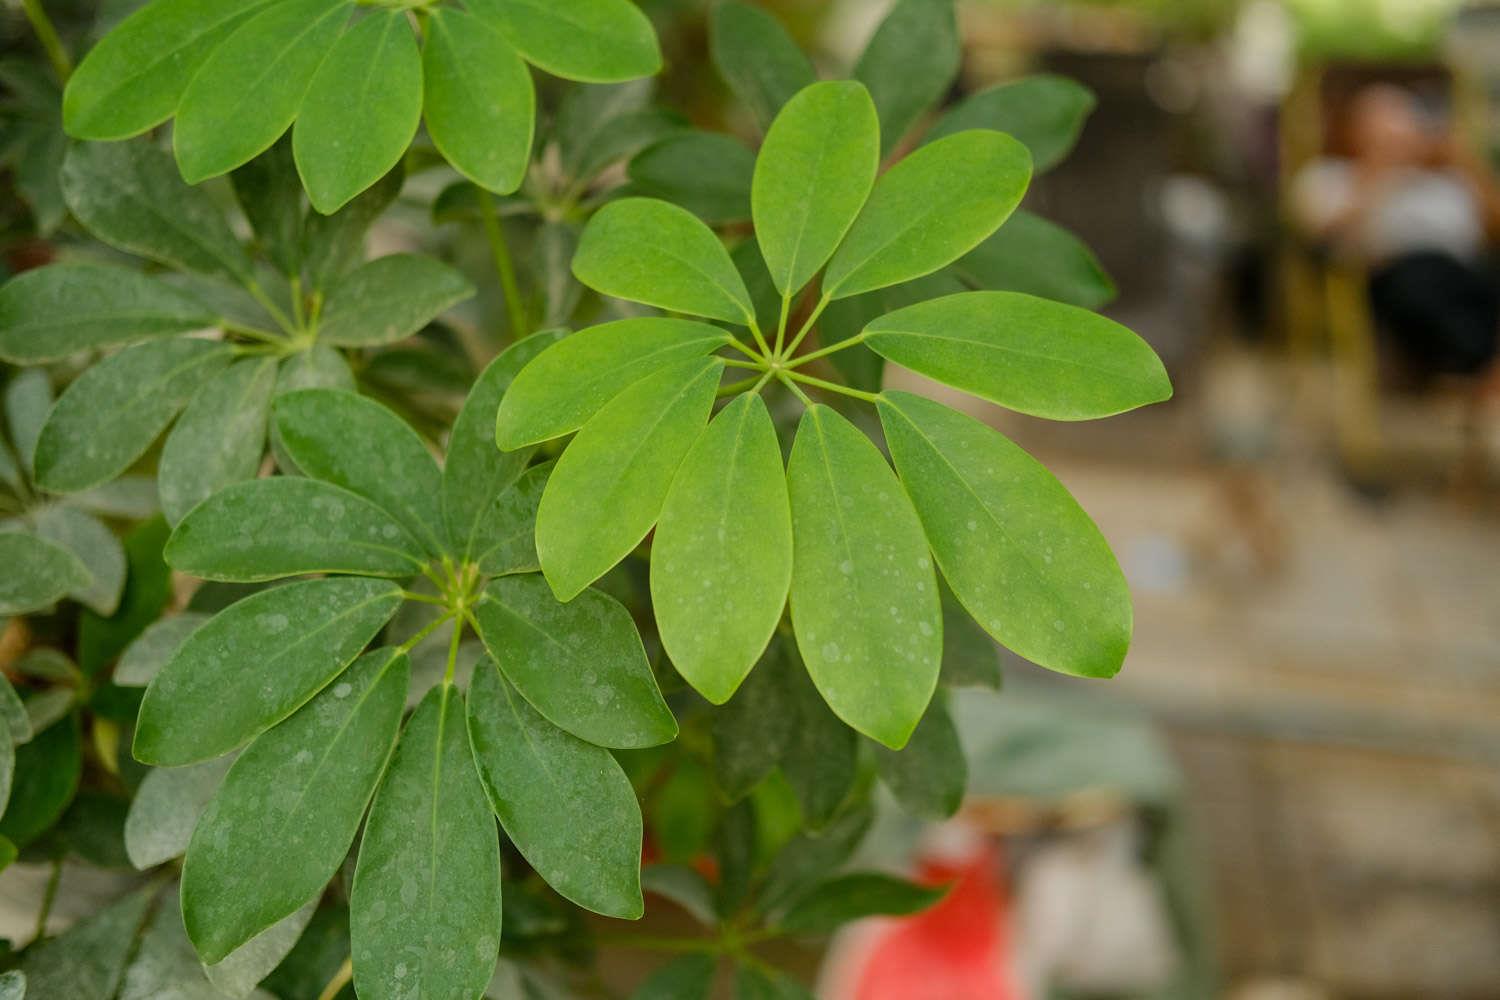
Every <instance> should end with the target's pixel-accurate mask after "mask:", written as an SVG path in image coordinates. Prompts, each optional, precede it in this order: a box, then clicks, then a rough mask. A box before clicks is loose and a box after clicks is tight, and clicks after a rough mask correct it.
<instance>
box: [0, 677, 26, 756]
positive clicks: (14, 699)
mask: <svg viewBox="0 0 1500 1000" xmlns="http://www.w3.org/2000/svg"><path fill="white" fill-rule="evenodd" d="M0 719H4V720H5V727H6V729H5V731H6V732H7V733H9V734H10V741H11V742H12V743H26V742H28V741H29V740H30V739H31V737H32V731H31V716H29V715H27V714H26V706H25V705H23V704H21V696H20V695H18V694H16V689H15V688H14V687H12V686H11V683H10V678H9V677H6V676H5V675H4V674H0Z"/></svg>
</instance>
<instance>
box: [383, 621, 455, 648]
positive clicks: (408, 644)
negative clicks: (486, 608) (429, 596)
mask: <svg viewBox="0 0 1500 1000" xmlns="http://www.w3.org/2000/svg"><path fill="white" fill-rule="evenodd" d="M456 614H457V612H455V611H449V612H448V613H447V614H445V615H443V616H442V617H440V618H436V619H434V620H433V621H431V622H430V623H428V624H427V625H426V626H425V627H424V628H423V629H422V630H421V631H420V632H418V633H417V634H416V635H414V636H412V637H411V638H410V639H407V640H406V641H405V642H403V643H402V644H401V645H399V646H397V647H396V651H397V652H398V653H410V652H411V651H412V650H413V649H415V648H417V644H418V643H419V642H421V641H422V640H423V639H425V638H427V637H428V636H429V635H431V634H432V633H434V632H436V631H437V630H438V629H440V628H442V627H443V625H445V624H447V623H448V622H450V621H452V620H453V617H454V616H455V615H456Z"/></svg>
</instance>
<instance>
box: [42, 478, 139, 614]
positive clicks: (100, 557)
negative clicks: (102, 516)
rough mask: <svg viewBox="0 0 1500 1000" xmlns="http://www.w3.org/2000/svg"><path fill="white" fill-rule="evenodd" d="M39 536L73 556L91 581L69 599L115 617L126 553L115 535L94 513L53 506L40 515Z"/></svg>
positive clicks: (99, 612)
mask: <svg viewBox="0 0 1500 1000" xmlns="http://www.w3.org/2000/svg"><path fill="white" fill-rule="evenodd" d="M36 533H37V537H39V538H41V539H43V540H45V541H48V542H51V543H52V544H53V545H56V546H58V547H59V548H62V549H66V550H67V551H69V552H71V553H73V555H74V556H75V557H76V558H77V559H78V561H79V562H80V563H82V564H83V567H84V569H86V570H87V571H88V574H89V577H90V582H89V583H88V584H87V585H86V586H83V587H78V588H75V589H73V590H71V591H69V596H70V597H72V598H73V599H74V600H76V601H78V602H79V603H81V604H84V605H87V606H88V607H89V608H91V609H93V611H95V612H96V613H97V614H101V615H105V616H108V615H112V614H114V613H115V608H116V607H118V606H119V604H120V592H121V590H123V589H124V587H125V550H124V548H122V547H121V545H120V540H119V539H118V538H116V537H115V535H114V532H112V531H110V530H109V528H107V527H105V526H104V524H102V523H101V522H100V521H99V519H98V518H96V517H94V516H93V515H92V514H85V513H84V512H83V511H81V510H73V509H72V508H70V507H63V506H60V505H53V506H49V507H44V508H42V509H41V510H39V511H37V514H36Z"/></svg>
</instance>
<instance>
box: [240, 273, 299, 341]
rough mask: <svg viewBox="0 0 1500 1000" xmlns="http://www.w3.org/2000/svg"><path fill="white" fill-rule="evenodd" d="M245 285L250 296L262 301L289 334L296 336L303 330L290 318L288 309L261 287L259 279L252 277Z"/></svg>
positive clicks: (266, 309)
mask: <svg viewBox="0 0 1500 1000" xmlns="http://www.w3.org/2000/svg"><path fill="white" fill-rule="evenodd" d="M244 285H245V291H247V292H249V293H250V296H251V297H252V298H254V299H255V301H256V302H259V303H260V306H261V308H262V309H264V310H265V311H266V312H267V313H268V314H270V317H271V318H272V319H274V320H275V321H276V325H277V326H279V327H281V328H282V329H283V330H285V331H286V333H287V336H289V337H296V336H297V334H298V333H300V332H301V331H300V329H299V328H298V327H297V326H296V325H295V324H294V323H292V321H291V319H290V318H288V316H287V314H286V310H284V309H282V308H281V307H280V306H278V305H277V304H276V302H275V301H274V300H273V299H272V298H271V296H269V295H267V294H266V290H265V289H264V288H262V287H261V285H260V282H259V281H256V280H255V279H254V278H251V279H249V280H248V281H246V282H245V283H244Z"/></svg>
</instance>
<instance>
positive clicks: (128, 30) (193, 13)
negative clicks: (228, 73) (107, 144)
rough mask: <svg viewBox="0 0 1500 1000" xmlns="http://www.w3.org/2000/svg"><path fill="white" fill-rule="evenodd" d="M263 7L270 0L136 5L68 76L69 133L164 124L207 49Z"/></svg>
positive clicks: (103, 134) (124, 133)
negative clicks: (259, 0) (266, 0)
mask: <svg viewBox="0 0 1500 1000" xmlns="http://www.w3.org/2000/svg"><path fill="white" fill-rule="evenodd" d="M265 6H266V2H265V0H261V2H250V3H246V2H245V0H155V2H153V3H149V4H147V5H146V6H144V7H142V8H141V9H139V10H137V11H136V12H135V13H133V14H131V15H130V16H129V17H127V18H126V19H125V20H124V21H122V22H121V23H120V24H119V25H118V26H117V27H116V28H115V29H114V30H113V31H111V32H110V33H109V34H107V35H105V36H104V38H103V39H102V40H101V41H100V42H99V44H98V45H95V46H94V47H93V48H92V49H91V50H90V51H89V54H88V55H87V56H86V57H85V58H84V60H83V62H81V63H79V64H78V68H77V69H76V70H74V72H73V75H72V76H70V77H69V78H68V86H67V89H66V90H65V91H64V92H63V124H64V126H65V127H66V128H67V130H68V134H69V135H71V136H73V138H75V139H126V138H129V137H130V136H133V135H137V134H139V133H141V132H144V131H146V130H147V129H150V128H153V127H155V126H157V125H160V124H161V123H162V122H164V121H166V120H167V119H168V118H170V117H172V113H173V112H175V111H176V110H177V104H178V101H180V100H181V98H182V92H183V91H184V90H185V89H187V85H188V81H190V80H191V79H192V78H193V75H194V74H195V73H197V71H198V68H199V67H200V66H202V65H203V61H204V60H205V59H207V58H208V55H209V53H210V52H212V51H213V50H214V49H216V48H218V46H219V45H220V44H221V43H222V42H223V41H224V39H226V38H228V37H229V35H230V34H231V33H232V32H233V31H234V30H235V29H236V28H238V27H239V26H240V24H242V23H243V22H244V21H245V20H246V19H247V18H249V17H251V16H252V15H253V14H255V13H256V12H258V11H259V10H260V9H261V8H262V7H265Z"/></svg>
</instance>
